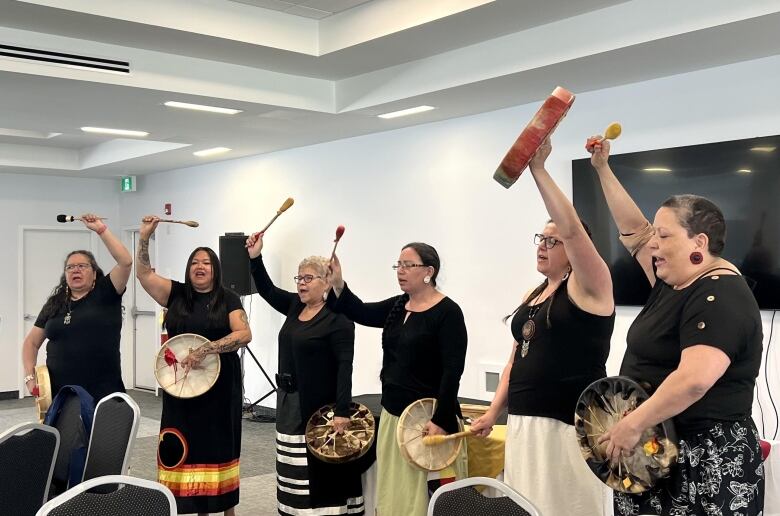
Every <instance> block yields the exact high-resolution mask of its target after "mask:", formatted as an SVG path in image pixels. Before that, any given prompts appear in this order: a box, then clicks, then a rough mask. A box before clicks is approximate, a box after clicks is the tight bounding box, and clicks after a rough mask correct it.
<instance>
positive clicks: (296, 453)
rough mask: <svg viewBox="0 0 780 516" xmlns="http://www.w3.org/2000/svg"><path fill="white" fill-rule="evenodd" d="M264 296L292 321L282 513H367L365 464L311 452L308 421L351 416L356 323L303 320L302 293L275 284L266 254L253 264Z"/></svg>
mask: <svg viewBox="0 0 780 516" xmlns="http://www.w3.org/2000/svg"><path fill="white" fill-rule="evenodd" d="M251 264H252V276H253V278H254V281H255V285H256V286H257V292H258V293H259V294H260V295H261V296H262V297H263V299H265V300H266V301H267V302H268V304H270V305H271V306H272V307H273V308H274V309H275V310H276V311H278V312H279V313H281V314H283V315H285V316H286V317H287V318H286V320H285V322H284V324H283V325H282V329H281V330H280V331H279V367H278V371H279V380H280V381H279V382H278V383H279V384H280V385H279V390H278V394H277V402H276V445H277V448H276V449H277V460H276V473H277V491H276V493H277V500H278V507H279V514H283V515H288V514H303V513H305V514H309V515H317V514H322V515H326V514H347V513H348V514H364V508H363V489H362V485H361V480H360V474H361V472H362V471H361V466H360V465H359V464H355V463H346V464H327V463H325V462H323V461H321V460H320V459H317V458H316V457H314V456H313V455H312V454H311V452H309V451H308V448H307V447H306V439H305V432H306V423H307V421H308V420H309V418H310V417H311V415H312V414H313V413H314V412H315V411H316V410H317V409H319V408H320V407H322V406H323V405H326V404H329V403H334V402H335V404H336V410H335V415H336V416H342V417H348V416H349V415H350V411H349V404H350V402H351V400H352V358H353V354H354V342H355V325H354V324H353V323H352V322H351V321H349V320H348V319H347V318H346V317H344V316H342V315H338V314H336V313H333V312H332V311H330V310H329V309H328V307H326V306H323V307H322V309H321V310H320V311H319V312H318V313H317V315H315V316H314V317H313V318H312V319H311V320H309V321H301V320H299V319H298V317H299V315H300V314H301V311H302V310H303V309H304V307H305V306H306V305H304V304H303V303H302V302H301V300H300V298H299V297H298V294H297V293H293V292H287V291H285V290H282V289H280V288H277V287H276V286H274V284H273V283H272V282H271V278H270V277H269V276H268V272H267V271H266V269H265V265H264V264H263V259H262V256H260V257H257V258H255V259H253V260H252V261H251Z"/></svg>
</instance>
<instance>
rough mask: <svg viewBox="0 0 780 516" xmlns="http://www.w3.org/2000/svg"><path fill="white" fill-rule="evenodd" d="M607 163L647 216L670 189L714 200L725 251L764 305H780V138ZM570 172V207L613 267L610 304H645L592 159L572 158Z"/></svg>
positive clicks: (642, 281)
mask: <svg viewBox="0 0 780 516" xmlns="http://www.w3.org/2000/svg"><path fill="white" fill-rule="evenodd" d="M616 146H619V144H618V145H616ZM609 162H610V166H611V167H612V170H613V171H614V172H615V175H616V176H617V178H618V179H619V180H620V182H621V184H622V185H623V186H624V187H625V188H626V190H627V191H628V193H629V194H630V195H631V197H633V199H634V200H635V201H636V203H637V205H639V208H640V209H641V210H642V212H643V213H644V214H645V216H646V217H647V218H648V220H650V221H651V222H652V221H653V218H654V217H655V212H656V211H657V210H658V207H659V206H660V205H661V203H663V201H664V200H666V199H667V198H668V197H670V196H671V195H675V194H689V193H690V194H696V195H702V196H704V197H707V198H708V199H710V200H712V201H713V202H715V204H717V205H718V206H719V207H720V209H721V210H723V214H724V216H725V218H726V248H725V250H724V252H723V257H724V258H725V259H727V260H729V261H731V262H732V263H733V264H735V265H736V266H737V267H739V268H740V270H741V271H742V273H743V274H744V275H745V276H746V277H747V281H748V283H749V284H750V285H751V286H752V287H753V293H754V295H755V296H756V300H757V301H758V304H759V306H760V307H761V308H762V309H769V310H774V309H778V308H780V136H769V137H761V138H751V139H747V140H734V141H727V142H719V143H707V144H702V145H691V146H688V147H675V148H671V149H659V150H649V151H643V152H632V153H628V154H616V155H612V156H611V157H610V160H609ZM572 174H573V177H572V179H573V190H574V205H575V207H576V208H577V212H578V213H579V215H580V217H581V218H582V219H583V220H584V221H585V222H587V223H588V224H589V225H590V227H591V229H592V231H593V240H594V242H595V244H596V247H597V248H598V250H599V252H600V253H601V255H602V256H603V257H604V259H605V261H606V262H607V264H608V265H609V267H610V270H611V271H612V279H613V283H614V286H615V303H616V304H618V305H644V303H645V301H646V300H647V296H648V294H649V292H650V286H649V283H648V282H647V280H646V278H645V277H644V274H643V272H642V270H641V268H640V267H639V265H638V264H637V263H636V261H634V260H633V259H632V258H631V256H630V255H629V254H628V252H627V251H626V250H625V248H623V246H622V245H621V244H620V241H619V240H618V230H617V227H616V226H615V223H614V222H613V220H612V217H611V216H610V214H609V209H608V208H607V203H606V201H605V199H604V195H603V193H602V191H601V187H600V186H599V183H598V177H597V176H596V172H595V170H593V168H592V166H591V164H590V159H579V160H574V161H572Z"/></svg>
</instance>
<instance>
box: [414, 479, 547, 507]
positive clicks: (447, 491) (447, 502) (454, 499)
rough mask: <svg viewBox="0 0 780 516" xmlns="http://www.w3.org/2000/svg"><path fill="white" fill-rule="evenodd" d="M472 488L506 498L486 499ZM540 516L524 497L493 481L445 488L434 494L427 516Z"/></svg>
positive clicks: (457, 483) (466, 482) (472, 481)
mask: <svg viewBox="0 0 780 516" xmlns="http://www.w3.org/2000/svg"><path fill="white" fill-rule="evenodd" d="M474 486H487V487H492V488H494V489H496V490H498V491H499V492H501V493H503V494H504V495H505V496H501V497H498V498H489V497H487V496H483V495H482V494H480V493H479V492H478V491H477V490H476V489H474ZM459 514H463V515H469V516H494V515H496V514H501V515H502V516H541V513H540V512H539V510H538V509H537V508H536V507H534V505H533V504H532V503H531V502H530V501H529V500H528V499H526V498H525V497H524V496H523V495H521V494H520V493H518V492H517V491H515V490H514V489H512V488H511V487H509V486H508V485H506V484H504V483H503V482H499V481H498V480H496V479H495V478H488V477H472V478H464V479H462V480H456V481H455V482H452V483H450V484H446V485H444V486H442V487H440V488H439V489H437V490H436V492H435V493H433V497H431V502H430V504H428V516H445V515H446V516H457V515H459Z"/></svg>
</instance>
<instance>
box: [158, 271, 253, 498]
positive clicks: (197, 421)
mask: <svg viewBox="0 0 780 516" xmlns="http://www.w3.org/2000/svg"><path fill="white" fill-rule="evenodd" d="M184 289H185V286H184V284H182V283H179V282H178V281H172V282H171V295H170V297H169V298H168V307H170V306H171V305H172V304H173V302H174V301H175V300H176V299H178V298H181V297H183V296H184V295H185V290H184ZM212 296H213V292H209V293H198V292H195V293H194V295H193V311H192V313H191V314H190V316H189V317H188V318H187V320H185V321H184V322H183V324H181V325H180V326H179V327H176V328H172V327H170V326H169V327H168V335H169V336H170V337H175V336H176V335H180V334H182V333H196V334H198V335H201V336H203V337H206V338H207V339H209V340H211V341H214V340H219V339H221V338H223V337H225V336H226V335H228V334H230V333H231V330H230V320H229V314H230V313H231V312H233V311H234V310H241V309H242V306H241V300H240V299H239V298H238V296H236V295H235V294H234V293H233V292H231V291H229V290H225V302H226V304H227V315H226V316H225V319H224V321H222V322H221V323H220V324H219V325H217V326H210V325H209V324H208V313H209V303H210V301H211V299H212ZM219 359H220V372H219V377H218V378H217V381H216V383H215V384H214V386H213V387H211V389H209V390H208V391H207V392H206V393H205V394H201V395H200V396H197V397H195V398H188V399H181V398H176V397H173V396H171V395H170V394H168V393H167V392H164V391H163V408H162V415H161V417H160V441H159V445H158V449H157V478H158V481H159V482H160V483H161V484H163V485H165V486H166V487H168V488H169V489H170V490H171V491H172V492H173V494H174V496H175V497H176V505H177V506H178V511H179V513H184V514H186V513H195V512H222V511H224V510H226V509H229V508H231V507H234V506H235V505H237V504H238V493H239V489H238V487H239V456H240V455H241V405H242V402H243V397H242V390H241V389H242V385H241V361H240V360H239V358H238V353H237V352H236V351H231V352H228V353H220V354H219Z"/></svg>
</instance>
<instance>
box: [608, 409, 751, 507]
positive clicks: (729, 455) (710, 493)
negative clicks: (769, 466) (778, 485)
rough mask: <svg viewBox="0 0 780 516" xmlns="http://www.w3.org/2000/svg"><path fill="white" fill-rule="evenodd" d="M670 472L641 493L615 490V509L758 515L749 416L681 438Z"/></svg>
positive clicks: (721, 423)
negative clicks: (669, 474)
mask: <svg viewBox="0 0 780 516" xmlns="http://www.w3.org/2000/svg"><path fill="white" fill-rule="evenodd" d="M679 448H680V456H679V457H678V458H677V466H676V467H675V468H674V469H673V471H672V475H671V476H670V477H669V478H667V479H665V480H664V481H662V482H659V483H658V484H657V485H656V486H655V488H654V489H652V490H651V491H648V492H645V493H642V494H640V495H629V494H625V493H618V492H616V493H615V514H616V515H618V516H637V515H640V514H655V515H659V516H660V515H663V516H666V515H669V516H688V515H696V516H699V515H701V516H761V515H762V513H763V509H764V467H763V464H762V459H761V449H760V447H759V437H758V432H757V431H756V426H755V424H753V420H752V419H747V420H744V421H735V422H720V423H716V424H714V425H713V426H712V427H711V428H710V429H708V430H706V431H704V432H701V433H698V434H695V435H692V436H686V437H685V438H683V439H680V446H679Z"/></svg>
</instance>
